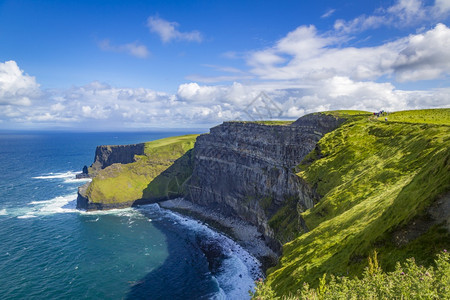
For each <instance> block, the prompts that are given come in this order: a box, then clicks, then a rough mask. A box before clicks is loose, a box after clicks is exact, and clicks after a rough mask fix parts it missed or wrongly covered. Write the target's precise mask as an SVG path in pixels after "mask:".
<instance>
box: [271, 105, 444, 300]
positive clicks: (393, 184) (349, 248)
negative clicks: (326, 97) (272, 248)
mask: <svg viewBox="0 0 450 300" xmlns="http://www.w3.org/2000/svg"><path fill="white" fill-rule="evenodd" d="M388 118H389V121H388V122H385V121H384V118H383V120H382V121H381V118H380V120H377V119H374V118H372V117H368V116H360V115H359V116H355V117H353V118H349V120H348V121H347V122H346V123H345V124H343V125H342V126H341V127H340V128H338V129H337V130H335V131H333V132H330V133H329V134H327V135H325V137H324V138H322V139H321V140H320V142H319V143H318V147H317V148H316V150H314V151H313V152H312V153H310V154H309V155H308V157H306V158H305V160H304V161H303V163H302V164H301V165H300V166H298V171H299V172H298V176H300V177H301V178H303V179H304V180H305V182H306V183H307V184H308V185H309V186H310V187H311V188H312V189H314V190H315V191H316V192H317V194H318V195H319V196H320V197H321V199H320V201H319V202H318V203H317V205H316V206H314V207H313V208H312V209H310V210H308V211H306V212H304V213H303V214H302V218H303V219H304V221H305V223H306V225H307V227H308V228H309V230H310V231H309V232H307V233H304V234H302V235H300V236H298V237H297V238H296V239H294V240H292V241H291V242H289V243H287V244H285V245H284V247H283V256H282V258H281V260H280V263H279V265H278V266H277V267H275V268H274V269H273V270H271V273H270V274H269V276H268V278H267V284H268V285H269V286H270V287H271V288H272V289H273V290H274V291H275V292H276V293H277V294H279V295H282V294H287V293H293V292H295V291H296V290H298V289H301V288H302V286H301V283H302V282H309V283H312V284H316V283H317V282H318V279H319V278H320V277H322V275H323V274H324V273H326V272H328V273H334V274H336V275H350V276H351V275H360V274H361V273H362V270H363V268H364V266H365V265H366V259H365V258H366V257H368V256H369V253H370V252H371V251H372V250H374V249H377V251H378V252H379V258H380V261H381V264H382V266H383V267H384V268H385V269H387V270H392V269H393V268H394V266H395V262H396V261H399V260H400V261H402V260H405V259H406V258H408V257H412V256H414V257H416V259H417V260H418V261H419V262H420V263H423V264H430V263H432V259H433V257H434V254H435V253H437V252H438V251H439V250H442V249H444V248H445V247H449V244H450V236H449V234H448V231H446V230H445V228H443V226H442V225H439V221H436V220H433V218H432V217H431V216H430V213H429V209H428V208H429V207H430V205H431V204H432V203H435V202H436V200H437V199H438V198H439V197H442V195H447V197H448V193H449V191H450V111H449V110H448V109H442V110H422V111H412V112H398V113H393V114H390V115H389V116H388ZM390 120H395V121H398V122H391V121H390ZM408 121H409V122H408ZM405 122H408V123H405ZM446 201H448V199H447V200H446ZM438 209H439V208H438ZM447 217H448V216H447ZM417 224H419V225H420V226H418V225H417ZM402 234H403V235H402Z"/></svg>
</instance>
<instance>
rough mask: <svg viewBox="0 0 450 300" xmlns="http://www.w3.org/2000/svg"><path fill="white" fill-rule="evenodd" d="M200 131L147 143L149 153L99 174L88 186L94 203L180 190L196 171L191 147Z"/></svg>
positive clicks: (115, 165)
mask: <svg viewBox="0 0 450 300" xmlns="http://www.w3.org/2000/svg"><path fill="white" fill-rule="evenodd" d="M197 136H198V135H197V134H193V135H185V136H178V137H170V138H165V139H161V140H156V141H152V142H147V143H145V150H144V152H145V155H137V156H136V157H135V158H136V162H134V163H130V164H113V165H111V166H109V167H107V168H105V169H103V170H101V171H99V173H98V174H97V176H96V177H94V179H93V180H92V182H91V184H90V185H89V188H88V189H87V196H88V198H89V201H91V202H94V203H106V204H109V203H123V202H131V201H135V200H138V199H152V198H155V199H157V198H163V197H166V196H171V195H173V194H176V193H179V192H180V188H181V184H179V182H181V183H182V182H184V181H185V180H186V178H187V177H189V176H190V174H191V173H192V170H191V167H192V165H191V159H192V155H191V154H192V153H191V151H189V150H191V149H192V148H193V147H194V144H195V140H196V138H197Z"/></svg>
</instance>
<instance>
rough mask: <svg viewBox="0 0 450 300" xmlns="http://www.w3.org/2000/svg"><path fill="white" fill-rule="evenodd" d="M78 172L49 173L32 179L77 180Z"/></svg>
mask: <svg viewBox="0 0 450 300" xmlns="http://www.w3.org/2000/svg"><path fill="white" fill-rule="evenodd" d="M76 174H78V173H77V172H73V171H67V172H63V173H53V172H51V173H47V174H44V175H41V176H36V177H32V178H33V179H66V178H75V175H76Z"/></svg>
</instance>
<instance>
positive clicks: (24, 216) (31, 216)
mask: <svg viewBox="0 0 450 300" xmlns="http://www.w3.org/2000/svg"><path fill="white" fill-rule="evenodd" d="M30 218H36V216H35V215H33V214H26V215H23V216H18V217H17V219H30Z"/></svg>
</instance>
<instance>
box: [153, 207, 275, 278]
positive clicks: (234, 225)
mask: <svg viewBox="0 0 450 300" xmlns="http://www.w3.org/2000/svg"><path fill="white" fill-rule="evenodd" d="M159 205H160V206H161V207H162V208H166V209H170V210H173V211H176V212H178V213H181V214H183V215H187V216H190V217H192V218H194V219H197V220H200V221H202V222H205V223H206V224H208V225H209V226H210V227H212V228H214V229H216V230H218V231H220V232H222V233H224V234H226V235H228V236H230V237H231V238H232V239H233V240H234V241H236V242H237V243H238V244H239V245H241V246H242V247H243V248H245V249H246V250H247V251H248V252H249V253H250V254H251V255H253V256H254V257H256V258H257V259H258V260H259V261H260V262H261V264H262V268H263V271H266V270H267V268H269V267H272V266H274V265H275V264H276V262H277V261H278V257H279V255H280V253H276V252H275V251H273V250H272V249H271V248H270V247H268V246H267V244H266V242H265V239H264V235H263V234H262V233H260V232H258V228H257V227H256V226H254V225H251V224H249V223H247V222H245V221H243V220H242V219H240V218H236V217H233V216H230V215H229V214H227V213H226V212H225V213H224V212H223V211H222V210H221V209H220V208H219V207H216V208H213V207H205V206H200V205H197V204H195V203H192V202H190V201H188V200H185V199H183V198H177V199H172V200H166V201H163V202H159Z"/></svg>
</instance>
